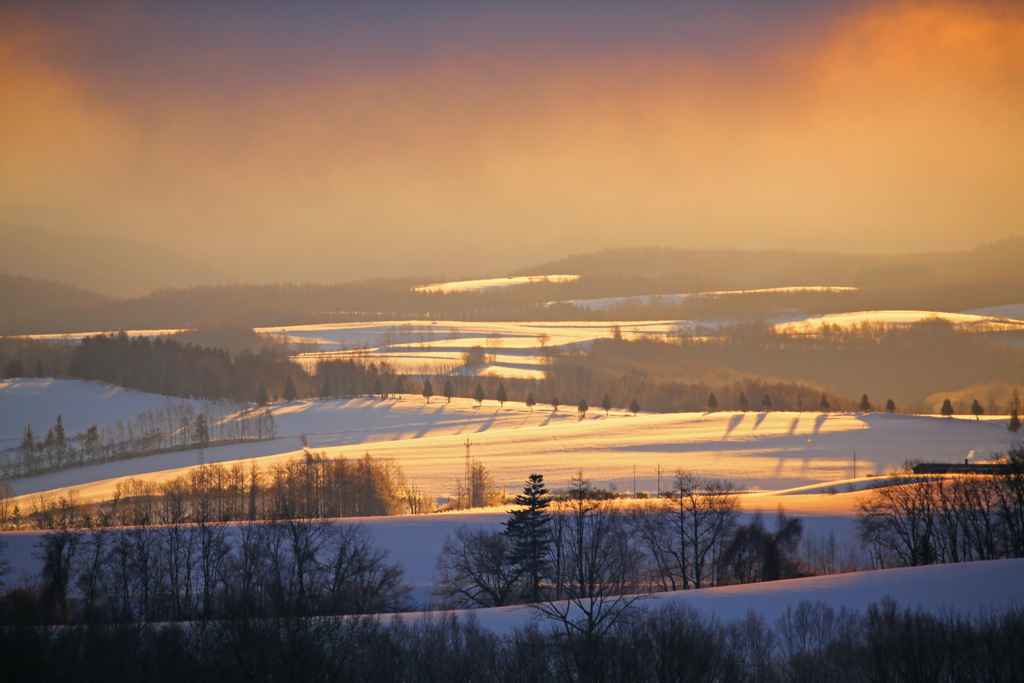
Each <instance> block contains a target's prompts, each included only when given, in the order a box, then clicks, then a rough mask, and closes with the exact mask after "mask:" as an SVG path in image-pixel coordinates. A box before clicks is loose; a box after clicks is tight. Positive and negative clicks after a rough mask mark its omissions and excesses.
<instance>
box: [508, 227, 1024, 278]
mask: <svg viewBox="0 0 1024 683" xmlns="http://www.w3.org/2000/svg"><path fill="white" fill-rule="evenodd" d="M1022 254H1024V237H1010V238H1007V239H1004V240H1000V241H999V242H995V243H991V244H982V245H979V246H977V247H975V248H974V249H972V250H970V251H959V252H926V253H917V254H895V255H888V254H884V255H883V254H837V253H830V252H815V251H795V250H788V249H787V250H781V249H779V250H744V249H670V248H657V247H632V248H617V249H606V250H602V251H598V252H592V253H586V254H578V255H573V256H569V257H567V258H563V259H558V260H555V261H549V262H545V263H541V264H538V265H536V266H532V267H529V268H524V269H522V270H520V271H517V272H515V273H513V275H515V276H526V275H543V274H546V273H573V274H577V275H584V276H586V275H612V274H614V275H663V274H666V273H673V272H687V273H690V274H691V275H706V276H708V277H709V278H712V279H713V280H715V281H717V282H719V283H720V284H722V285H727V286H734V287H737V288H739V287H743V288H754V287H786V286H796V285H831V286H857V287H879V286H886V285H890V284H891V285H911V286H914V285H928V284H934V283H938V282H944V281H951V280H965V279H979V278H982V279H989V278H993V277H999V276H1006V277H1009V276H1012V275H1014V274H1015V273H1016V271H1017V269H1018V264H1019V262H1020V258H1021V255H1022ZM897 278H898V279H899V282H896V281H895V280H896V279H897Z"/></svg>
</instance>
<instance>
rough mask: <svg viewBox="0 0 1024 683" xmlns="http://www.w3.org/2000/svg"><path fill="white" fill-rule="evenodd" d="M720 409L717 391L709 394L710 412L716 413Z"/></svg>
mask: <svg viewBox="0 0 1024 683" xmlns="http://www.w3.org/2000/svg"><path fill="white" fill-rule="evenodd" d="M717 410H718V397H717V396H715V392H713V391H712V392H711V393H710V394H708V412H709V413H714V412H716V411H717Z"/></svg>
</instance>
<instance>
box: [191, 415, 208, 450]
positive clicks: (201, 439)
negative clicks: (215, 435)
mask: <svg viewBox="0 0 1024 683" xmlns="http://www.w3.org/2000/svg"><path fill="white" fill-rule="evenodd" d="M192 443H194V444H195V445H196V446H198V447H199V448H206V447H207V446H209V445H210V423H209V422H208V421H207V419H206V413H199V415H197V416H196V420H195V422H193V423H192Z"/></svg>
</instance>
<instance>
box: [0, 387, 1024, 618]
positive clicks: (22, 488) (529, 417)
mask: <svg viewBox="0 0 1024 683" xmlns="http://www.w3.org/2000/svg"><path fill="white" fill-rule="evenodd" d="M164 400H165V399H163V398H162V397H159V396H152V395H147V394H140V393H137V392H127V391H124V390H121V389H117V388H114V387H111V386H109V385H104V384H101V383H94V382H82V381H75V380H38V379H20V380H7V381H4V382H0V416H3V420H2V422H0V438H2V439H3V440H4V443H11V442H12V440H13V441H16V440H17V439H18V438H19V437H20V434H21V429H22V428H23V426H24V424H26V423H31V424H33V428H34V429H39V428H42V429H45V428H46V427H47V426H48V425H49V424H52V422H53V419H54V418H55V417H56V414H57V413H60V414H62V415H63V416H64V421H65V424H66V425H67V426H68V429H69V432H71V433H74V432H75V431H77V430H80V429H84V428H85V427H86V426H88V425H89V424H92V423H94V422H95V423H97V424H99V425H101V426H103V425H106V424H110V423H112V422H113V421H116V420H122V421H126V420H130V419H132V418H133V417H134V416H135V415H136V414H137V413H138V412H139V411H140V410H144V409H147V408H153V407H159V406H160V405H162V404H163V402H164ZM273 410H274V415H275V420H276V423H277V429H278V433H279V434H280V435H281V436H280V438H278V439H276V440H273V441H265V442H260V443H254V444H244V445H234V446H222V447H215V448H208V449H206V452H205V460H206V462H229V461H234V460H247V459H250V458H256V459H259V461H260V462H261V463H272V462H274V461H277V460H281V459H286V458H291V457H295V456H296V455H297V454H298V453H300V452H301V447H302V445H301V444H302V442H301V439H300V437H301V436H304V437H305V438H306V439H307V440H308V441H309V442H310V443H311V444H312V446H313V447H314V448H317V449H322V450H324V451H325V452H327V453H328V454H330V455H338V454H342V455H347V456H352V457H358V456H360V455H362V454H363V453H366V452H369V453H371V454H373V455H374V456H378V457H389V458H393V459H394V460H395V462H397V463H398V464H400V465H401V466H402V468H403V469H404V471H405V474H406V476H407V477H408V478H409V479H410V480H411V481H412V482H414V483H416V484H417V485H419V486H420V487H421V488H422V489H423V490H424V491H425V492H427V493H429V494H430V495H433V496H436V497H438V498H444V497H445V496H447V495H449V494H450V493H451V491H452V489H453V488H454V486H453V485H454V480H455V478H456V477H457V476H461V474H462V469H463V465H464V458H465V452H466V447H465V444H466V441H467V439H468V440H469V442H470V451H471V454H472V456H473V457H475V458H478V459H480V460H481V461H482V462H483V463H484V465H485V466H486V467H487V468H488V470H489V471H490V472H491V474H492V475H493V477H494V479H495V481H496V482H497V484H498V485H499V486H506V487H507V488H508V490H509V491H510V492H515V491H518V490H519V489H520V488H521V486H522V483H523V481H524V479H525V478H526V476H527V475H528V474H530V473H531V472H542V473H543V474H544V475H545V479H546V480H547V482H548V483H549V485H550V486H551V487H552V488H555V489H557V488H559V487H562V486H565V484H566V483H567V482H568V480H569V479H570V478H571V477H572V476H574V475H576V474H577V473H578V472H580V471H582V472H583V474H584V476H586V477H588V478H590V479H591V480H592V482H593V483H594V484H595V485H597V486H602V487H603V486H608V487H615V488H618V489H619V490H622V491H630V490H632V489H633V487H634V483H633V482H634V476H635V478H636V479H635V480H636V488H637V489H638V490H640V491H649V492H651V493H654V492H656V491H657V490H658V488H659V487H662V488H667V487H668V486H670V481H671V477H672V474H673V473H674V471H675V470H676V469H685V470H688V471H693V472H697V473H699V474H703V475H707V476H714V477H724V478H729V479H732V480H733V481H735V482H736V483H737V484H739V485H741V486H743V487H745V488H748V489H751V491H750V492H748V493H746V494H744V495H743V496H742V497H741V504H742V506H743V508H744V510H745V513H744V514H745V515H749V514H751V513H753V512H756V511H761V512H764V513H765V514H768V515H771V514H774V512H775V510H776V509H777V507H778V506H779V505H782V506H784V508H785V510H786V512H787V513H788V514H795V515H799V516H801V517H803V519H804V525H805V536H810V537H817V536H821V535H827V534H828V533H830V532H831V533H834V534H835V537H836V540H837V542H839V543H840V545H845V544H849V543H853V542H854V535H853V532H854V521H853V516H852V515H853V512H854V510H855V509H856V504H857V501H858V500H859V499H860V498H861V497H862V495H863V493H862V491H863V489H865V488H868V487H870V486H871V485H873V484H874V483H875V481H876V480H873V479H872V478H870V477H868V476H866V475H869V474H877V473H881V472H883V471H885V470H887V469H890V468H892V467H895V466H898V465H900V464H902V463H903V462H905V461H906V460H913V459H927V460H937V461H948V462H959V461H962V460H963V458H964V457H965V456H966V454H967V453H969V452H970V451H974V452H975V459H976V460H981V459H984V458H985V457H987V456H988V455H989V454H990V453H995V452H998V451H1003V450H1005V449H1006V448H1007V446H1009V445H1010V444H1011V442H1012V440H1013V438H1015V437H1014V436H1013V435H1011V434H1010V433H1009V432H1008V431H1007V430H1006V429H1005V425H1004V422H1005V419H996V418H988V419H985V420H980V421H977V420H973V419H959V418H954V419H943V418H937V417H931V416H912V415H885V414H877V413H871V414H841V413H835V414H827V415H823V414H818V413H784V412H778V413H714V414H702V413H691V414H672V415H652V414H643V413H641V414H640V415H639V416H636V417H634V416H632V415H630V414H628V413H624V412H622V411H612V412H611V413H610V414H609V415H607V416H606V415H605V414H604V412H603V411H600V410H597V411H591V412H590V413H588V415H587V417H586V418H581V417H580V416H579V414H578V413H577V412H576V411H575V410H574V409H572V408H568V409H566V408H562V409H560V410H559V412H558V413H553V412H552V411H551V409H550V407H549V406H540V407H538V409H535V410H534V411H533V412H531V411H530V410H529V409H527V408H526V407H525V406H523V405H522V404H518V403H511V402H510V403H507V404H506V405H505V406H504V407H500V406H498V405H497V403H495V402H494V401H485V402H484V405H483V406H482V407H478V406H477V404H476V402H474V401H471V400H466V399H454V400H453V401H452V402H451V404H447V403H445V402H444V401H443V399H442V400H439V399H434V400H433V401H431V403H429V404H428V403H426V401H425V400H424V399H423V398H421V397H416V396H409V395H407V396H404V397H402V399H401V400H387V401H381V400H374V399H365V398H359V399H348V400H335V401H295V402H292V403H283V404H277V405H275V406H274V407H273ZM854 453H856V466H857V472H856V474H857V476H856V477H853V474H854V472H853V465H854ZM196 462H197V453H196V452H195V451H186V452H181V453H170V454H163V455H156V456H150V457H147V458H139V459H135V460H127V461H122V462H115V463H107V464H103V465H97V466H90V467H85V468H80V469H72V470H67V471H64V472H58V473H54V474H48V475H44V476H40V477H33V478H28V479H21V480H15V481H13V482H12V484H13V486H14V489H15V492H16V494H18V495H20V496H26V497H25V498H21V499H20V500H16V501H15V502H17V503H19V504H22V505H23V506H24V507H25V508H26V509H30V508H31V497H32V494H35V493H37V492H40V491H48V490H50V491H54V492H55V493H60V492H66V491H67V490H69V489H72V488H73V489H77V490H78V491H79V492H80V495H81V496H82V497H83V498H84V499H86V500H101V499H105V498H108V497H109V496H110V495H111V493H112V492H113V489H114V486H115V485H116V483H117V482H118V481H119V480H121V479H123V478H124V477H128V476H136V477H141V478H144V479H148V480H152V481H161V480H165V479H168V478H171V477H174V476H177V475H179V474H181V473H183V472H185V471H186V470H187V468H189V467H192V466H195V463H196ZM659 473H660V474H659ZM623 504H627V505H628V504H633V503H630V502H629V501H626V502H624V503H623ZM636 504H640V501H637V503H636ZM506 516H507V513H506V511H505V510H504V509H489V510H477V511H466V512H452V513H443V514H436V515H422V516H411V515H406V516H398V517H389V518H373V519H365V520H360V521H362V522H363V523H365V524H366V525H367V528H368V530H369V531H370V533H371V534H372V536H373V538H374V541H375V542H376V543H378V544H379V545H381V546H382V547H384V548H386V549H388V550H389V551H390V553H391V557H392V559H394V560H396V561H398V562H400V563H401V564H402V566H403V567H405V569H406V578H407V580H408V582H409V583H410V584H412V585H413V587H414V595H415V596H416V597H417V598H418V599H426V598H428V596H429V590H430V587H431V586H432V585H434V583H435V581H436V576H435V559H436V556H437V553H438V551H439V550H440V548H441V545H442V543H443V541H444V539H445V537H446V536H447V535H449V534H450V533H452V532H453V531H454V529H455V528H456V527H457V526H458V525H460V524H468V525H470V526H478V527H487V528H498V526H499V525H500V524H501V523H502V522H503V521H504V520H505V519H506ZM38 537H39V533H38V532H8V533H5V534H3V535H2V539H3V540H4V541H6V542H7V543H8V548H7V549H6V551H5V556H6V557H7V558H9V559H10V561H11V564H12V566H13V567H14V568H15V573H14V575H13V576H8V577H7V581H8V583H9V584H10V583H16V582H17V579H18V577H19V576H20V574H21V573H22V572H35V571H37V570H38V567H37V565H38V558H36V557H34V556H33V552H34V549H35V544H36V543H37V542H38ZM1022 579H1024V561H1020V560H1014V561H1002V562H990V563H976V564H970V565H968V564H965V565H950V566H946V567H927V568H920V569H913V570H888V571H884V572H869V573H862V574H851V575H841V576H831V577H819V578H814V579H802V580H794V581H784V582H776V583H770V584H758V585H750V586H735V587H728V588H715V589H707V590H702V591H688V592H685V593H678V594H664V595H657V596H653V597H650V598H646V599H644V600H643V601H642V603H643V605H644V606H645V607H656V606H658V605H660V604H663V603H664V602H665V601H674V600H679V601H683V602H685V603H686V604H689V605H690V606H692V607H694V608H696V609H697V610H699V611H701V612H705V613H709V614H715V615H716V616H718V617H720V618H723V619H729V618H733V617H738V616H743V615H744V614H746V612H747V610H748V609H751V608H754V609H756V610H757V611H759V612H761V613H762V614H763V615H764V616H765V617H766V618H767V619H769V620H771V619H774V618H776V617H777V616H778V615H779V614H781V613H782V612H783V611H784V610H785V609H786V608H787V607H792V606H795V605H796V603H798V602H799V601H800V600H802V599H809V600H823V601H825V602H827V603H828V604H831V605H835V606H847V607H852V608H857V609H860V608H863V607H864V606H866V605H867V604H868V603H870V602H873V601H877V600H880V599H881V598H882V597H884V596H885V595H893V596H896V597H898V598H899V600H900V601H901V603H902V604H904V605H907V606H916V605H921V606H923V607H925V608H928V609H939V608H940V607H948V608H951V609H956V610H958V611H972V610H980V609H984V608H987V607H992V606H999V605H1005V603H1006V597H1007V596H1008V595H1018V594H1019V591H1017V590H1016V586H1019V585H1020V582H1021V580H1022ZM474 615H475V616H476V618H478V619H479V620H480V622H481V623H482V624H483V625H485V626H487V627H489V628H493V629H496V630H499V631H501V630H506V629H508V628H511V627H513V626H516V625H521V624H523V623H525V621H527V620H529V619H530V618H532V612H531V611H530V610H524V609H494V610H481V611H475V612H474Z"/></svg>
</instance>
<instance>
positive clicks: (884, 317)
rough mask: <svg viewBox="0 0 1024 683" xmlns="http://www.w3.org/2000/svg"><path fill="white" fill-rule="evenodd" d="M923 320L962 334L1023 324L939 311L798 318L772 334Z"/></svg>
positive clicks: (1021, 327)
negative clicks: (947, 324) (954, 328)
mask: <svg viewBox="0 0 1024 683" xmlns="http://www.w3.org/2000/svg"><path fill="white" fill-rule="evenodd" d="M927 320H943V321H945V322H948V323H950V324H952V325H954V326H956V327H958V328H960V329H965V330H985V331H995V330H1024V321H1021V320H1012V319H1009V318H996V317H992V316H988V315H975V314H971V313H943V312H941V311H855V312H850V313H832V314H829V315H814V316H798V317H792V318H789V319H787V320H785V321H779V322H776V324H775V330H776V331H777V332H781V333H784V334H806V333H809V332H813V331H815V330H818V329H820V328H822V327H824V326H825V325H833V326H836V327H853V326H855V325H862V324H865V323H870V324H878V325H887V326H908V325H914V324H916V323H921V322H925V321H927Z"/></svg>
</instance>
